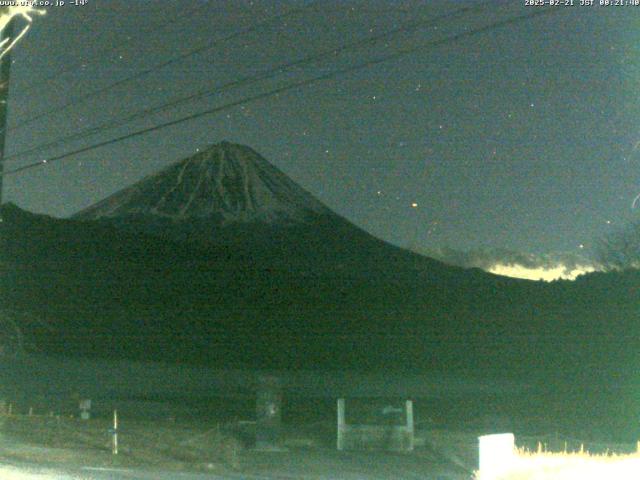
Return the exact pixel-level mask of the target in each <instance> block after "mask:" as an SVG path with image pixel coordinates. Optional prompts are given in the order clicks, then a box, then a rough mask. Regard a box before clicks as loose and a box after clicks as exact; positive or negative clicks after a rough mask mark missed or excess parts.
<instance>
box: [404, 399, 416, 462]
mask: <svg viewBox="0 0 640 480" xmlns="http://www.w3.org/2000/svg"><path fill="white" fill-rule="evenodd" d="M405 412H406V417H407V435H408V438H409V445H407V448H408V450H409V451H413V437H414V430H413V401H412V400H407V401H406V403H405Z"/></svg>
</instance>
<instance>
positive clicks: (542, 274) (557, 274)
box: [488, 263, 596, 282]
mask: <svg viewBox="0 0 640 480" xmlns="http://www.w3.org/2000/svg"><path fill="white" fill-rule="evenodd" d="M488 271H489V272H491V273H495V274H496V275H502V276H504V277H513V278H522V279H526V280H543V281H545V282H552V281H554V280H575V279H576V278H578V277H579V276H580V275H584V274H585V273H589V272H595V271H596V269H595V267H593V266H592V265H576V267H575V268H573V269H569V268H568V267H566V266H565V265H562V264H558V265H556V266H553V267H551V268H545V267H537V268H529V267H525V266H524V265H520V264H509V265H507V264H502V263H497V264H495V265H494V266H493V267H491V268H490V269H489V270H488Z"/></svg>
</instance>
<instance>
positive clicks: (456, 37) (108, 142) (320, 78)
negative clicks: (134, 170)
mask: <svg viewBox="0 0 640 480" xmlns="http://www.w3.org/2000/svg"><path fill="white" fill-rule="evenodd" d="M560 11H562V10H561V9H555V8H546V9H540V10H536V11H534V12H532V13H529V14H527V15H521V16H518V17H512V18H509V19H506V20H501V21H499V22H494V23H491V24H489V25H486V26H484V27H481V28H477V29H474V30H469V31H466V32H462V33H459V34H456V35H452V36H450V37H446V38H443V39H440V40H434V41H431V42H426V43H423V44H421V45H418V46H414V47H411V48H406V49H402V50H399V51H397V52H394V53H392V54H389V55H385V56H383V57H379V58H377V59H374V60H369V61H367V62H364V63H361V64H358V65H354V66H351V67H346V68H342V69H339V70H335V71H333V72H329V73H326V74H324V75H319V76H317V77H313V78H309V79H306V80H302V81H298V82H293V83H290V84H288V85H285V86H282V87H278V88H275V89H272V90H269V91H266V92H263V93H260V94H256V95H252V96H249V97H245V98H243V99H240V100H236V101H233V102H229V103H226V104H224V105H221V106H218V107H215V108H211V109H208V110H204V111H201V112H197V113H193V114H191V115H187V116H186V117H181V118H179V119H176V120H171V121H169V122H165V123H161V124H158V125H155V126H153V127H148V128H144V129H141V130H137V131H135V132H131V133H128V134H125V135H122V136H119V137H116V138H112V139H110V140H105V141H102V142H98V143H96V144H93V145H89V146H87V147H83V148H79V149H77V150H73V151H71V152H67V153H64V154H61V155H57V156H54V157H51V158H48V159H46V160H41V161H39V162H35V163H31V164H28V165H24V166H22V167H18V168H15V169H13V170H9V171H6V172H4V173H3V174H2V176H7V175H13V174H16V173H20V172H23V171H26V170H30V169H33V168H37V167H41V166H43V165H48V164H50V163H53V162H56V161H59V160H63V159H65V158H69V157H71V156H74V155H77V154H80V153H84V152H88V151H91V150H95V149H98V148H101V147H104V146H107V145H112V144H114V143H119V142H122V141H124V140H128V139H130V138H134V137H138V136H141V135H145V134H147V133H151V132H155V131H158V130H161V129H164V128H167V127H171V126H173V125H178V124H180V123H184V122H188V121H190V120H195V119H197V118H201V117H205V116H208V115H212V114H214V113H218V112H221V111H223V110H228V109H230V108H234V107H237V106H239V105H243V104H246V103H252V102H256V101H258V100H262V99H264V98H268V97H272V96H275V95H279V94H281V93H284V92H286V91H288V90H293V89H296V88H299V87H305V86H308V85H312V84H315V83H319V82H322V81H324V80H328V79H330V78H335V77H339V76H342V75H345V74H348V73H352V72H355V71H358V70H362V69H365V68H369V67H372V66H374V65H379V64H381V63H384V62H388V61H390V60H395V59H398V58H401V57H404V56H406V55H409V54H411V53H414V52H416V51H418V50H421V49H424V48H427V47H432V48H433V47H436V46H440V45H444V44H447V43H454V42H457V41H459V40H462V39H464V38H467V37H470V36H474V35H479V34H482V33H486V32H489V31H491V30H495V29H497V28H501V27H504V26H507V25H511V24H514V23H518V22H522V21H525V20H530V19H532V18H535V17H539V16H542V15H547V14H550V13H557V12H560Z"/></svg>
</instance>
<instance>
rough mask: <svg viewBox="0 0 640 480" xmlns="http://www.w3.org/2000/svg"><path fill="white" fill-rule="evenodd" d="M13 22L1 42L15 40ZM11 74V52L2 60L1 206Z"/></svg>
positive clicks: (0, 90)
mask: <svg viewBox="0 0 640 480" xmlns="http://www.w3.org/2000/svg"><path fill="white" fill-rule="evenodd" d="M13 23H14V22H13V20H11V21H10V22H9V24H8V25H7V26H6V27H5V28H4V29H3V30H2V33H1V34H0V41H2V40H5V39H9V41H7V42H6V43H7V44H9V45H10V44H11V38H13ZM10 74H11V51H8V52H7V53H6V54H5V56H4V57H2V59H1V60H0V205H2V184H3V183H4V144H5V139H6V137H7V111H8V109H7V106H8V103H9V76H10Z"/></svg>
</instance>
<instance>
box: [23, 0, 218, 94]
mask: <svg viewBox="0 0 640 480" xmlns="http://www.w3.org/2000/svg"><path fill="white" fill-rule="evenodd" d="M205 6H207V4H206V3H202V4H199V5H196V6H195V7H192V8H189V9H186V10H184V11H182V12H181V13H179V14H177V15H175V16H174V17H172V18H171V19H170V20H167V21H165V22H161V23H159V24H156V25H155V26H153V27H152V28H148V29H145V30H146V32H145V31H143V32H141V33H154V32H158V31H162V30H164V29H166V28H167V27H169V26H172V25H175V23H176V22H177V21H179V20H182V19H184V18H187V17H190V16H192V15H193V14H194V13H195V12H197V11H198V10H200V9H202V8H203V7H205ZM135 41H137V40H136V39H134V38H125V39H124V40H122V41H120V43H118V44H117V48H122V47H123V46H125V45H128V44H129V43H133V42H135ZM115 48H116V46H108V47H106V48H103V49H100V50H98V51H97V52H95V53H93V54H92V58H91V60H88V61H82V60H81V61H79V62H76V63H72V64H71V65H66V66H64V67H62V68H61V69H59V70H58V71H56V72H55V73H53V74H51V75H50V76H48V77H45V78H43V79H38V80H37V81H35V80H34V81H32V82H27V83H26V85H21V86H20V90H21V91H22V92H24V93H26V92H30V91H31V90H33V89H34V88H42V85H43V83H45V84H48V83H50V82H54V81H56V79H58V77H61V76H62V75H64V74H65V73H68V72H71V71H73V70H78V69H79V68H84V66H86V65H89V64H91V63H92V62H93V63H95V61H96V60H97V59H98V58H99V57H104V56H105V55H106V54H109V53H111V52H113V51H114V50H115Z"/></svg>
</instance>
